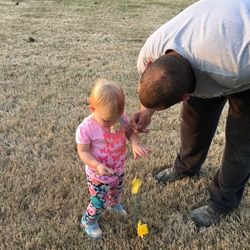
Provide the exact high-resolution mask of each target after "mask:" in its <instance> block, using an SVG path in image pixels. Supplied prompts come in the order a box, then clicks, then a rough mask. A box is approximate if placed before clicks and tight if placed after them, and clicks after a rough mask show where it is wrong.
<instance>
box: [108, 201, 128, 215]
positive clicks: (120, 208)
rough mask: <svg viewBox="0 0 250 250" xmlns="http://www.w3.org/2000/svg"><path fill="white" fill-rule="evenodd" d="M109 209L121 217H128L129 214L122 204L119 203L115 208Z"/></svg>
mask: <svg viewBox="0 0 250 250" xmlns="http://www.w3.org/2000/svg"><path fill="white" fill-rule="evenodd" d="M108 209H109V210H111V211H113V212H115V213H117V214H119V215H123V216H126V215H127V214H128V213H127V211H126V210H125V209H124V207H123V206H122V205H121V204H120V203H117V204H116V205H115V206H114V207H109V208H108Z"/></svg>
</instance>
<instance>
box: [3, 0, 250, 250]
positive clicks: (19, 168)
mask: <svg viewBox="0 0 250 250" xmlns="http://www.w3.org/2000/svg"><path fill="white" fill-rule="evenodd" d="M17 1H18V0H16V1H11V0H1V2H0V16H1V18H0V64H1V67H0V96H1V109H0V116H1V125H0V139H1V151H0V154H1V163H0V164H1V168H0V169H1V175H0V205H1V210H0V219H1V225H0V247H1V249H45V248H47V249H249V243H250V242H249V231H250V230H249V229H250V228H249V225H250V223H249V217H250V216H249V206H250V196H249V192H248V190H246V192H245V194H244V198H243V200H242V203H241V205H240V207H239V209H236V210H235V211H234V212H233V213H232V214H230V215H229V216H227V217H226V218H224V219H223V220H222V221H221V223H220V224H219V225H218V226H216V227H211V228H208V229H198V228H196V226H195V225H194V224H193V223H192V222H191V221H190V219H189V211H190V210H191V209H193V208H196V207H198V206H200V205H202V204H205V203H206V201H207V198H208V192H207V184H208V183H209V181H210V180H211V178H212V176H213V175H214V173H215V171H216V169H217V168H218V166H219V165H220V160H221V155H222V148H223V144H224V119H222V120H221V123H220V127H219V128H218V130H217V132H216V137H215V139H214V141H213V145H212V147H211V150H210V152H209V156H208V159H207V161H206V163H205V165H204V167H203V172H202V174H201V176H200V177H199V178H195V179H192V180H191V179H190V180H188V179H186V180H182V181H178V182H175V183H172V184H169V185H167V186H159V185H158V184H156V183H155V181H154V179H153V172H154V171H155V170H156V169H158V168H160V167H162V166H163V165H169V164H171V163H172V161H173V160H174V158H175V154H176V152H177V150H178V147H179V138H178V132H179V131H178V129H179V128H178V127H179V116H178V114H179V109H180V106H176V107H173V108H171V109H169V110H168V111H164V112H159V113H158V114H156V115H155V117H154V120H153V122H152V127H154V128H157V130H152V131H151V132H150V133H149V135H148V136H146V135H142V140H143V141H144V143H145V144H148V145H150V146H151V149H152V154H151V156H150V157H149V158H148V159H146V160H138V161H136V162H135V161H133V160H132V156H131V153H129V159H128V161H127V175H126V189H125V201H124V204H125V206H126V207H127V208H128V210H129V216H128V217H127V218H126V219H120V218H117V217H114V216H112V215H107V216H106V217H105V218H103V219H102V221H101V226H102V228H103V230H104V237H103V240H100V241H97V242H94V241H89V240H88V239H87V237H86V235H85V234H84V233H83V232H82V231H81V230H80V228H79V226H78V225H79V218H80V215H81V212H82V210H83V209H84V208H85V206H86V204H87V199H88V198H87V197H88V192H87V188H86V185H85V183H84V174H83V173H82V172H81V171H80V166H81V163H80V161H79V159H78V157H77V155H76V152H75V140H74V135H75V129H76V127H77V125H78V124H79V122H80V121H81V120H82V119H83V117H84V116H86V115H87V114H88V110H87V107H86V105H85V106H84V105H83V103H84V100H86V97H87V95H88V93H89V89H90V86H91V84H92V82H93V81H94V80H96V79H97V78H99V77H102V78H107V79H112V80H115V81H118V82H120V83H122V84H123V87H124V90H125V93H126V97H127V106H126V109H127V113H129V114H131V112H132V111H135V110H136V109H137V108H138V99H137V96H136V82H137V71H136V60H137V55H138V53H139V49H140V47H141V46H142V45H143V42H144V41H145V39H146V38H147V37H148V35H149V34H150V33H151V32H152V31H153V30H155V29H156V28H157V27H158V26H159V25H160V24H162V23H164V22H165V21H166V20H167V19H170V18H171V17H172V16H174V15H175V14H177V13H178V12H179V11H181V9H183V8H185V7H186V6H187V5H188V4H190V3H191V2H194V1H189V0H178V1H174V0H168V1H167V0H165V1H164V0H158V1H151V0H128V1H121V0H105V1H101V0H95V1H93V0H81V1H80V0H78V1H77V0H51V1H49V0H45V1H39V0H22V1H21V0H20V2H19V4H17V3H18V2H17ZM30 37H31V38H34V41H32V39H31V38H30ZM225 112H226V110H225ZM223 118H225V113H224V115H223ZM129 152H130V151H129ZM135 176H138V177H140V178H141V179H142V180H143V182H144V183H143V186H142V188H141V194H140V215H139V218H140V219H141V220H142V221H143V222H144V223H147V224H148V227H149V230H150V233H149V235H148V236H147V237H146V238H145V239H144V240H142V239H140V238H138V237H137V236H136V234H135V230H134V228H133V225H132V218H133V214H134V213H135V205H134V204H135V199H134V197H132V195H131V194H130V189H129V185H130V183H131V180H132V179H133V178H134V177H135Z"/></svg>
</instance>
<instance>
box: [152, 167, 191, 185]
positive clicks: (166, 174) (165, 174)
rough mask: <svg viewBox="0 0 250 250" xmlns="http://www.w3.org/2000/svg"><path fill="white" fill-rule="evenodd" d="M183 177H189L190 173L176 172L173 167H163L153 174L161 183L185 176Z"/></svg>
mask: <svg viewBox="0 0 250 250" xmlns="http://www.w3.org/2000/svg"><path fill="white" fill-rule="evenodd" d="M185 177H190V175H189V174H181V173H177V172H176V170H175V169H174V168H173V167H171V168H165V169H163V170H161V171H160V172H158V173H157V174H156V175H155V179H156V180H157V181H158V182H160V183H162V184H166V183H167V182H172V181H176V180H180V179H182V178H185Z"/></svg>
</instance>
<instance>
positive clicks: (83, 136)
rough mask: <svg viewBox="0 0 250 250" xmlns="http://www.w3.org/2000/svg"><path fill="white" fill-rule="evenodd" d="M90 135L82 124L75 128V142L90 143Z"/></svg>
mask: <svg viewBox="0 0 250 250" xmlns="http://www.w3.org/2000/svg"><path fill="white" fill-rule="evenodd" d="M90 141H91V140H90V135H89V132H88V130H87V128H86V126H84V124H81V125H79V126H78V128H77V129H76V143H77V144H90Z"/></svg>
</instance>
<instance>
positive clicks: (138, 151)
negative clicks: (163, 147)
mask: <svg viewBox="0 0 250 250" xmlns="http://www.w3.org/2000/svg"><path fill="white" fill-rule="evenodd" d="M132 151H133V155H134V159H135V160H136V159H138V157H142V158H144V157H146V156H148V155H149V153H150V150H149V149H148V148H145V147H143V146H142V145H141V144H139V143H134V144H132Z"/></svg>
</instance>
